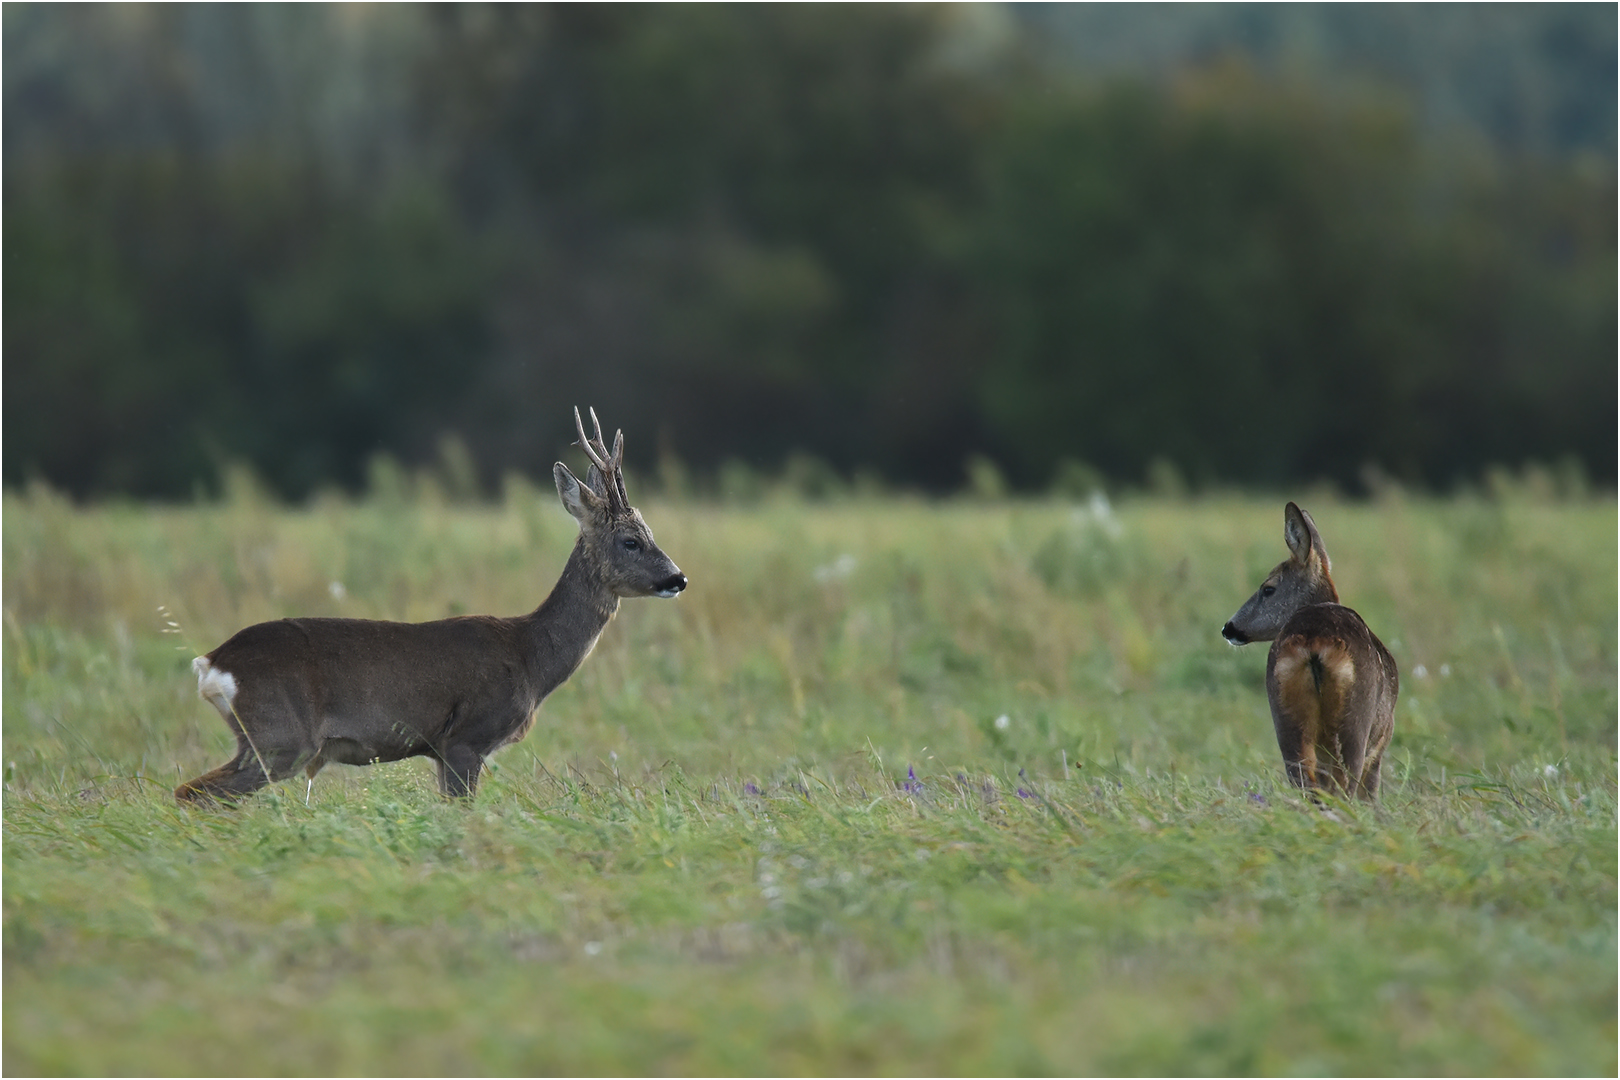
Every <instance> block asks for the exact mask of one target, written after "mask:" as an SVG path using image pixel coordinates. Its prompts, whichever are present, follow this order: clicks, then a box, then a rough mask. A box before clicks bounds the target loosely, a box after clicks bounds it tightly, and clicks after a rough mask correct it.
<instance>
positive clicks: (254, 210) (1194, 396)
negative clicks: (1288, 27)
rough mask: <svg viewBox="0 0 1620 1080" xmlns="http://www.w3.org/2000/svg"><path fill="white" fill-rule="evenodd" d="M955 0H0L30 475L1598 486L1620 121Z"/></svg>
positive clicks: (22, 469)
mask: <svg viewBox="0 0 1620 1080" xmlns="http://www.w3.org/2000/svg"><path fill="white" fill-rule="evenodd" d="M967 10H968V9H952V8H945V9H933V8H918V7H910V6H907V7H878V6H870V5H861V6H848V7H835V8H821V7H808V6H798V5H784V6H758V7H756V6H751V5H750V6H685V5H680V6H676V5H670V6H659V7H655V8H650V9H643V8H635V7H624V6H617V5H603V6H594V5H581V6H570V5H561V6H545V5H541V6H532V5H521V6H519V5H514V6H499V7H482V6H456V7H451V8H446V9H418V8H379V9H375V10H371V11H369V13H368V12H359V13H357V12H354V11H347V12H345V11H344V10H343V9H318V8H316V9H287V8H276V7H256V8H243V9H235V8H211V7H183V8H152V9H148V8H139V7H136V8H107V9H99V8H87V9H74V8H60V9H45V10H41V9H37V8H29V7H27V6H23V7H22V8H21V9H20V10H19V7H18V6H17V5H8V6H7V8H6V10H5V16H4V17H5V30H6V35H5V48H6V57H5V59H6V80H7V81H6V95H5V120H6V140H7V142H6V165H5V175H4V200H5V223H6V226H7V228H6V230H5V234H4V272H5V284H4V288H5V315H6V319H5V330H4V346H5V352H4V356H5V390H6V394H5V415H4V426H5V430H4V444H5V446H4V448H5V462H4V468H5V479H6V481H7V482H8V483H17V482H19V481H22V480H25V479H27V478H29V477H31V476H42V477H44V478H46V479H47V480H49V481H50V482H52V483H54V484H57V485H60V486H63V487H65V488H67V489H69V490H71V491H74V492H76V493H81V494H106V493H129V494H136V495H156V496H184V495H188V494H190V493H192V492H193V491H195V490H198V488H199V485H200V486H201V487H202V488H203V489H207V488H208V487H210V486H212V485H213V484H215V483H216V482H217V477H218V475H219V472H220V469H221V468H222V466H223V465H224V464H225V463H227V462H230V461H238V460H241V461H246V462H249V463H250V464H252V465H253V467H254V468H255V469H256V470H257V471H259V472H260V473H261V474H262V475H263V476H265V477H266V478H267V479H268V480H269V481H270V482H271V483H273V484H274V485H275V486H276V487H277V488H278V489H279V490H280V491H282V492H283V493H285V494H287V495H289V496H293V497H298V496H301V495H303V494H305V493H307V492H309V491H311V490H312V489H314V488H315V487H317V486H320V485H322V484H329V483H338V484H343V485H348V486H357V485H359V484H361V483H362V482H363V478H364V475H365V467H366V462H367V460H368V458H370V457H371V456H372V455H374V454H376V453H378V452H386V453H389V454H392V455H395V456H398V457H400V458H403V459H404V460H406V461H422V460H426V459H428V458H430V457H432V456H433V455H434V454H435V453H436V452H437V451H436V447H437V445H438V443H439V440H440V438H441V437H442V436H443V435H444V434H445V433H447V432H453V433H455V434H457V435H458V436H459V437H460V438H461V439H462V440H464V442H465V443H466V444H467V445H468V446H469V447H470V448H471V450H472V452H473V456H474V458H475V460H477V461H478V462H479V463H480V465H481V466H482V467H483V469H484V470H485V473H486V480H491V479H493V478H494V477H495V476H496V475H498V474H499V473H500V472H502V471H505V470H507V469H514V468H515V469H521V470H525V471H529V472H531V473H536V474H541V473H543V472H544V471H545V470H546V469H547V468H548V466H549V463H550V461H552V460H553V459H554V458H555V456H556V455H557V454H558V452H559V450H560V449H561V447H562V446H563V445H564V444H565V443H566V442H568V441H569V439H570V438H571V432H570V431H569V423H570V421H569V419H568V416H569V414H568V409H569V407H570V406H572V405H573V404H575V403H580V404H586V403H593V404H595V405H597V406H598V408H599V409H600V411H601V412H602V413H603V414H604V416H605V417H606V418H607V419H608V421H609V422H610V423H612V424H615V425H622V426H623V427H624V428H625V429H626V430H627V431H628V432H629V433H630V435H631V457H632V463H633V464H636V463H638V459H639V464H641V465H642V467H643V468H648V467H650V466H651V465H652V464H653V463H654V461H655V460H657V459H658V458H659V457H660V456H663V457H665V458H667V459H671V460H673V459H680V460H683V461H685V462H687V463H688V464H690V465H692V466H695V467H696V468H698V469H699V470H712V469H714V468H716V467H717V466H718V465H719V464H720V463H721V462H723V461H724V460H726V459H728V458H736V459H741V460H743V461H747V462H750V463H752V464H754V465H755V466H756V467H763V468H775V467H778V466H779V465H780V463H781V462H783V461H784V460H786V459H787V458H788V456H789V455H791V454H794V453H796V452H801V453H810V454H814V455H816V456H818V457H819V458H821V459H824V460H825V461H827V462H830V463H831V464H832V465H833V467H835V468H836V469H838V470H840V471H842V472H845V473H846V474H847V473H849V472H850V471H852V470H854V469H856V468H858V467H865V468H870V469H874V470H876V471H877V472H878V473H879V474H881V475H883V476H885V477H886V478H888V479H889V480H891V481H895V482H901V483H907V484H915V485H920V486H923V487H927V488H932V489H947V488H952V487H955V486H956V485H958V484H959V483H960V482H961V479H962V475H963V474H962V470H963V462H964V460H965V459H966V458H967V457H969V456H970V455H974V454H987V455H988V456H990V457H991V458H993V459H994V460H996V461H998V462H1000V463H1001V464H1002V465H1003V466H1004V468H1005V469H1006V471H1007V473H1008V475H1009V476H1010V478H1011V479H1012V481H1013V482H1014V483H1015V484H1017V485H1019V486H1024V487H1038V486H1043V485H1046V484H1048V483H1049V482H1051V481H1052V479H1053V477H1054V475H1056V474H1058V473H1059V472H1061V471H1063V470H1065V469H1067V470H1069V473H1070V474H1071V475H1072V474H1073V473H1074V471H1075V468H1076V463H1085V466H1086V467H1088V468H1094V469H1096V470H1100V471H1101V473H1102V474H1103V475H1105V476H1107V477H1109V478H1111V479H1114V480H1118V481H1125V482H1136V481H1139V480H1140V479H1141V478H1142V477H1143V475H1144V474H1145V472H1146V471H1147V470H1148V469H1149V467H1150V465H1151V464H1152V463H1153V462H1155V461H1160V460H1163V461H1168V462H1170V463H1172V464H1173V465H1174V466H1175V467H1176V468H1177V469H1178V470H1179V471H1180V472H1181V473H1182V474H1183V475H1185V476H1187V477H1188V478H1190V479H1191V480H1192V481H1193V482H1194V483H1260V484H1267V485H1277V484H1283V483H1291V482H1298V481H1306V480H1312V479H1317V478H1329V479H1333V480H1337V481H1340V482H1343V483H1345V484H1347V485H1349V486H1352V487H1354V486H1355V485H1356V484H1357V483H1358V482H1359V481H1358V478H1359V477H1360V475H1361V473H1362V470H1363V469H1364V467H1365V466H1367V465H1368V464H1374V465H1377V466H1378V467H1380V468H1382V469H1383V470H1385V471H1387V472H1390V473H1393V474H1395V475H1396V476H1399V477H1402V478H1405V479H1408V480H1411V481H1414V482H1418V483H1423V484H1429V485H1436V486H1444V485H1447V484H1449V483H1452V482H1454V481H1456V480H1459V479H1466V478H1470V477H1473V476H1475V475H1477V474H1478V473H1479V472H1480V470H1481V469H1482V468H1483V467H1485V466H1487V465H1490V464H1493V463H1508V464H1516V463H1519V462H1521V461H1525V460H1528V459H1543V460H1551V459H1554V458H1559V457H1567V456H1573V457H1574V458H1575V459H1576V460H1578V461H1580V462H1581V464H1582V465H1583V467H1584V468H1585V470H1586V471H1587V473H1588V474H1589V475H1591V476H1592V477H1594V478H1595V479H1598V480H1599V481H1602V482H1605V483H1608V482H1612V481H1613V479H1614V475H1615V454H1614V445H1615V438H1616V424H1615V406H1614V402H1615V390H1616V382H1615V379H1616V376H1615V371H1616V368H1615V361H1614V355H1615V342H1616V278H1615V266H1616V263H1615V239H1616V222H1615V205H1616V189H1615V168H1614V161H1613V154H1612V150H1611V151H1608V152H1605V153H1599V154H1592V153H1585V154H1547V153H1534V154H1531V153H1523V152H1518V151H1514V150H1503V149H1500V148H1497V147H1494V146H1493V145H1492V144H1490V143H1489V142H1486V141H1483V140H1480V139H1476V138H1470V137H1467V136H1465V135H1461V134H1458V135H1449V134H1447V133H1446V132H1444V131H1440V132H1436V131H1435V130H1434V129H1433V128H1432V127H1430V126H1419V124H1418V123H1417V122H1416V120H1415V119H1414V116H1415V112H1414V109H1413V107H1411V105H1410V104H1409V103H1407V102H1406V101H1404V100H1403V99H1401V98H1400V97H1399V96H1398V95H1394V94H1388V93H1386V94H1379V95H1345V94H1342V93H1330V92H1327V91H1326V90H1325V89H1324V88H1322V87H1320V86H1316V85H1312V84H1310V83H1307V82H1304V81H1301V80H1300V79H1299V78H1298V77H1297V76H1285V75H1278V74H1273V73H1265V72H1261V71H1260V70H1258V69H1256V68H1254V67H1252V66H1250V65H1247V64H1245V63H1244V62H1243V61H1242V60H1241V59H1225V60H1220V61H1215V62H1211V63H1207V64H1204V65H1201V66H1198V67H1196V68H1189V69H1187V70H1185V71H1183V72H1181V73H1180V74H1179V75H1177V76H1176V77H1175V78H1173V79H1166V80H1158V81H1154V82H1146V81H1132V80H1130V79H1126V78H1115V79H1111V80H1109V81H1100V82H1099V81H1093V80H1086V79H1083V78H1081V77H1080V76H1078V75H1076V74H1074V73H1073V72H1070V71H1064V70H1060V69H1055V68H1053V67H1051V66H1049V65H1043V64H1039V63H1036V62H1034V61H1033V60H1032V59H1031V56H1032V55H1033V54H1032V52H1031V51H1029V50H1026V49H1024V48H1022V47H1021V46H1020V43H1019V40H1018V39H1017V37H1016V35H1015V36H1014V37H1013V38H1012V40H1011V41H1008V40H1006V38H1005V35H1001V36H1000V37H999V38H998V37H996V35H989V34H986V33H984V32H983V31H982V28H977V27H975V25H974V24H972V22H971V20H969V19H968V18H967V17H966V16H965V15H964V14H963V12H964V11H967ZM1610 21H1611V22H1612V21H1613V20H1612V12H1611V20H1610ZM992 38H995V40H994V41H992V40H991V39H992ZM200 58H201V59H200ZM205 61H206V62H205ZM210 64H211V65H212V67H210V66H209V65H210ZM1611 75H1612V72H1611ZM1614 89H1615V88H1614V85H1613V82H1612V81H1611V82H1610V84H1609V86H1608V92H1609V93H1610V95H1611V97H1612V95H1613V93H1614ZM1065 463H1067V464H1065Z"/></svg>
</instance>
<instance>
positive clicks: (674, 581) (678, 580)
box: [658, 574, 686, 596]
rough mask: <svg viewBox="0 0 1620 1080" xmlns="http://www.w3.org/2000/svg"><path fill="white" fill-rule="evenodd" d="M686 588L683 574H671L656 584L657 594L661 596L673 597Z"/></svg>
mask: <svg viewBox="0 0 1620 1080" xmlns="http://www.w3.org/2000/svg"><path fill="white" fill-rule="evenodd" d="M684 588H686V575H685V574H672V575H670V576H669V577H667V578H665V579H664V580H663V581H660V582H659V583H658V592H659V593H660V594H661V595H663V596H674V595H675V594H676V593H678V592H680V591H681V590H682V589H684Z"/></svg>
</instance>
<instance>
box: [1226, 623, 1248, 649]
mask: <svg viewBox="0 0 1620 1080" xmlns="http://www.w3.org/2000/svg"><path fill="white" fill-rule="evenodd" d="M1221 637H1223V638H1225V639H1226V640H1227V641H1230V642H1231V643H1232V644H1234V645H1247V644H1248V643H1249V637H1248V635H1247V634H1245V633H1244V632H1243V631H1241V630H1239V629H1238V628H1237V627H1235V626H1233V625H1232V624H1231V623H1227V624H1226V625H1225V626H1223V627H1221Z"/></svg>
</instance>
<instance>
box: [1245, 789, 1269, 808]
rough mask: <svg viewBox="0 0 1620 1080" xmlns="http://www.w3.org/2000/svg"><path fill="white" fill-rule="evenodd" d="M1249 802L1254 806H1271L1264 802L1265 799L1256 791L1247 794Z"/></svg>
mask: <svg viewBox="0 0 1620 1080" xmlns="http://www.w3.org/2000/svg"><path fill="white" fill-rule="evenodd" d="M1249 801H1250V802H1252V803H1254V804H1255V805H1256V806H1270V805H1271V804H1270V803H1268V802H1266V797H1265V796H1264V795H1262V794H1260V793H1259V792H1258V791H1251V792H1249Z"/></svg>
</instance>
